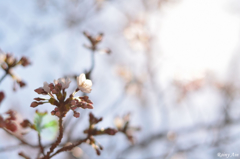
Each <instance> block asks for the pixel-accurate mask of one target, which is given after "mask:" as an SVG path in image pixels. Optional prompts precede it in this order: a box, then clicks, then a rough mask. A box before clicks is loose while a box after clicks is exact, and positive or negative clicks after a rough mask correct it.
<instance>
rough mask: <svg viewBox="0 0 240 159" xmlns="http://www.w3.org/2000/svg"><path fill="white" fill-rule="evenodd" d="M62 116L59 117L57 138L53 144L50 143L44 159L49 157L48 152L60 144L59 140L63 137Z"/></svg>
mask: <svg viewBox="0 0 240 159" xmlns="http://www.w3.org/2000/svg"><path fill="white" fill-rule="evenodd" d="M62 122H63V117H62V116H60V117H59V135H58V138H57V140H56V142H55V143H54V144H52V146H51V147H50V150H49V151H48V153H47V155H46V156H45V158H46V159H49V156H50V154H51V153H52V152H53V151H54V149H55V148H56V147H57V146H58V145H59V144H60V142H61V141H62V138H63V125H62Z"/></svg>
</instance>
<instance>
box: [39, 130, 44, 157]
mask: <svg viewBox="0 0 240 159" xmlns="http://www.w3.org/2000/svg"><path fill="white" fill-rule="evenodd" d="M41 140H42V139H41V134H40V133H38V144H39V147H40V150H41V153H42V154H43V156H44V157H45V154H44V148H43V146H42V142H41Z"/></svg>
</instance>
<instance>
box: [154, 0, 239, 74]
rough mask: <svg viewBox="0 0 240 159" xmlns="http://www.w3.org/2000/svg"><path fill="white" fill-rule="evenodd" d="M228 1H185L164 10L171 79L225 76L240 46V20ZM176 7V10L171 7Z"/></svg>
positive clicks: (165, 47) (165, 51) (163, 31)
mask: <svg viewBox="0 0 240 159" xmlns="http://www.w3.org/2000/svg"><path fill="white" fill-rule="evenodd" d="M228 2H229V1H228V0H182V1H180V2H178V3H176V4H175V5H173V6H172V5H171V6H170V5H169V6H167V8H165V9H164V10H165V11H164V19H163V21H162V24H161V28H160V32H159V37H160V46H161V50H162V53H163V58H164V65H163V66H165V67H164V68H163V69H164V72H165V73H167V74H168V75H170V76H172V77H173V76H177V75H181V76H186V77H183V78H188V77H191V76H192V75H196V74H199V73H201V72H204V71H205V70H211V71H215V72H218V73H222V72H224V71H225V70H226V68H227V66H228V64H229V61H230V60H231V56H232V55H233V53H234V52H236V49H237V44H238V43H239V28H240V27H239V26H240V25H239V24H240V23H239V22H240V21H239V19H238V17H237V15H234V14H233V13H231V10H230V7H229V4H228ZM170 7H172V8H170Z"/></svg>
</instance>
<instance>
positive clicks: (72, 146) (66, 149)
mask: <svg viewBox="0 0 240 159" xmlns="http://www.w3.org/2000/svg"><path fill="white" fill-rule="evenodd" d="M87 139H88V137H87V138H85V139H82V140H79V141H78V142H76V143H75V144H72V145H69V146H65V147H62V148H60V149H59V150H57V152H55V153H54V154H53V155H51V156H50V158H52V157H53V156H55V155H57V154H59V153H60V152H63V151H69V150H71V149H73V148H74V147H76V146H78V145H80V144H82V143H83V142H85V141H87Z"/></svg>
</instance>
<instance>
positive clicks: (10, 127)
mask: <svg viewBox="0 0 240 159" xmlns="http://www.w3.org/2000/svg"><path fill="white" fill-rule="evenodd" d="M5 124H6V125H5V127H6V129H8V130H10V131H12V132H14V131H16V130H17V126H16V124H14V123H13V122H5Z"/></svg>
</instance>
